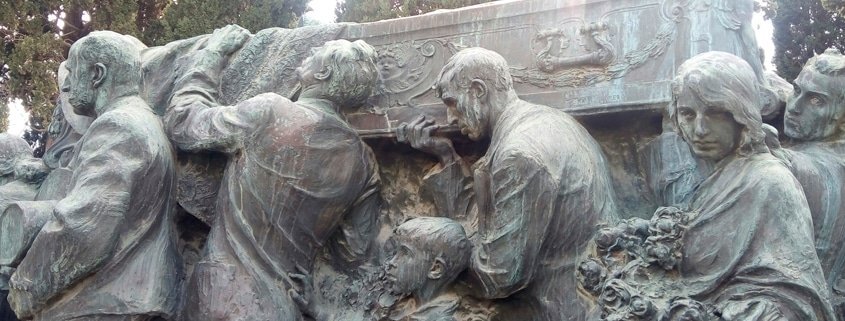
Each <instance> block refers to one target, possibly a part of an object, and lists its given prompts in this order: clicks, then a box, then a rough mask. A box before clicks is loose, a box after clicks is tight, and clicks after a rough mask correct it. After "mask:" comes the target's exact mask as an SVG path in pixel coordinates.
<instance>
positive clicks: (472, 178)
mask: <svg viewBox="0 0 845 321" xmlns="http://www.w3.org/2000/svg"><path fill="white" fill-rule="evenodd" d="M473 168H474V171H473V174H469V173H467V172H468V170H467V169H466V168H461V164H458V163H455V164H451V165H448V166H446V167H444V168H440V167H438V168H435V169H434V170H433V171H432V172H431V173H429V175H427V177H426V182H425V184H426V186H424V189H425V193H427V194H428V195H429V196H430V197H432V198H433V200H434V202H435V204H436V205H437V209H438V211H439V212H440V214H441V215H445V216H450V217H452V218H454V219H457V220H460V221H464V222H466V225H467V226H468V228H467V230H468V232H469V233H470V234H472V232H473V231H475V230H476V229H477V234H478V235H477V236H473V237H472V238H473V239H475V240H476V241H475V243H476V250H474V255H473V257H472V268H471V269H472V271H471V274H473V275H474V278H475V279H477V280H478V283H479V285H480V286H479V288H478V289H476V290H475V291H478V293H476V294H475V295H480V296H483V297H486V298H506V297H511V298H515V299H516V300H518V302H511V303H513V305H512V306H513V307H515V308H516V309H517V311H514V312H512V313H514V314H515V315H519V316H520V318H524V319H525V320H548V321H561V320H589V319H591V316H594V315H593V314H594V313H595V312H596V309H593V308H592V307H591V306H590V305H589V304H588V303H586V302H585V301H584V300H583V299H582V298H580V297H579V295H578V293H577V292H578V291H577V281H576V279H575V270H576V268H577V265H578V263H579V262H580V260H581V259H583V256H584V255H585V254H586V247H587V243H588V242H589V241H590V240H591V238H592V236H593V231H595V229H596V225H597V224H600V223H609V222H612V221H613V220H614V218H615V217H616V206H615V204H614V201H613V199H614V195H613V187H612V186H611V181H610V175H609V171H608V168H607V163H606V161H605V159H604V156H603V154H602V151H601V148H600V147H599V145H598V143H597V142H596V141H595V140H594V139H593V138H592V137H591V136H590V135H589V133H587V131H586V130H585V129H584V127H583V126H581V124H579V123H578V122H577V121H576V120H575V119H574V118H572V117H571V116H569V115H567V114H566V113H564V112H562V111H558V110H554V109H551V108H549V107H545V106H539V105H533V104H530V103H526V102H520V103H519V104H517V105H515V106H510V107H509V108H508V109H506V110H505V111H504V112H503V113H502V115H501V116H500V118H499V120H498V122H497V123H496V128H495V129H494V130H493V134H492V137H491V142H490V148H489V149H488V151H487V153H486V154H485V155H484V157H482V158H481V159H480V160H479V161H478V162H477V163H476V164H475V165H474V166H473ZM456 195H457V196H458V197H456ZM476 225H477V227H476ZM528 310H530V312H528ZM526 313H530V316H529V314H526ZM515 317H516V316H515Z"/></svg>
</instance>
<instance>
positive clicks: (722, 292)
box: [679, 153, 835, 321]
mask: <svg viewBox="0 0 845 321" xmlns="http://www.w3.org/2000/svg"><path fill="white" fill-rule="evenodd" d="M729 157H732V158H729V159H724V160H722V162H721V163H720V164H719V165H717V168H716V170H715V172H714V173H713V174H711V175H710V176H709V177H708V178H707V179H706V180H705V181H704V182H703V183H702V184H701V185H700V187H699V189H698V191H697V192H696V193H695V195H694V196H693V200H692V203H691V210H692V211H693V212H697V216H696V217H695V218H693V220H692V221H691V222H690V224H689V227H688V230H687V231H686V233H685V235H684V239H683V240H684V243H683V253H684V254H683V258H682V260H681V263H680V265H679V270H680V277H681V282H683V287H682V288H683V289H685V291H687V293H686V294H688V295H689V296H690V297H692V298H693V299H696V300H699V301H702V302H708V303H712V304H715V305H716V306H717V307H718V308H719V309H720V310H721V313H722V316H723V318H724V319H725V320H807V321H811V320H824V321H833V320H835V317H834V315H833V312H832V310H831V309H832V308H831V304H830V301H829V294H828V291H827V289H826V287H825V282H824V278H823V275H822V270H821V266H820V265H819V263H818V262H819V261H818V257H817V256H816V251H815V249H814V248H813V222H812V218H811V217H810V211H809V208H808V207H807V201H806V199H805V197H804V194H803V193H802V192H801V186H800V185H799V183H798V181H797V180H796V179H795V177H794V176H793V175H792V174H791V173H790V172H789V170H788V169H787V168H786V166H784V164H783V163H782V162H781V161H780V160H778V159H776V158H775V157H774V156H772V155H771V154H769V153H759V154H755V155H752V156H748V157H742V156H729Z"/></svg>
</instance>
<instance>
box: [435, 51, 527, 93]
mask: <svg viewBox="0 0 845 321" xmlns="http://www.w3.org/2000/svg"><path fill="white" fill-rule="evenodd" d="M438 79H439V81H444V80H445V81H448V82H451V83H453V84H456V85H458V86H459V87H462V88H466V87H469V85H470V83H471V82H472V81H473V80H474V79H481V80H484V81H485V82H487V83H488V86H491V88H495V89H496V90H498V91H508V90H511V89H512V88H513V78H512V77H511V74H510V70H509V67H508V62H507V61H506V60H505V58H504V57H502V55H500V54H498V53H496V52H495V51H492V50H489V49H485V48H481V47H473V48H467V49H464V50H461V51H458V53H456V54H455V55H454V56H452V58H449V61H448V62H447V63H446V65H445V66H443V69H441V71H440V76H439V77H438Z"/></svg>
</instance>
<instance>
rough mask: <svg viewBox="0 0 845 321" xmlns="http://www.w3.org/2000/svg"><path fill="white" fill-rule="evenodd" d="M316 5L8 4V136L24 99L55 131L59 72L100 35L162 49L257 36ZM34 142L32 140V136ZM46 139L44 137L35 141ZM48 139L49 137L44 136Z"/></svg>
mask: <svg viewBox="0 0 845 321" xmlns="http://www.w3.org/2000/svg"><path fill="white" fill-rule="evenodd" d="M307 2H308V0H108V1H102V0H3V1H0V37H2V40H3V42H2V47H0V117H2V118H3V120H2V121H0V131H4V130H5V129H6V125H7V117H5V115H4V113H8V104H9V103H11V102H12V101H13V100H15V99H20V100H21V101H22V102H23V105H24V107H25V108H26V109H27V110H28V111H29V112H30V115H31V119H30V123H31V124H36V123H40V124H42V125H43V127H44V128H46V126H47V125H48V124H49V121H50V116H51V114H52V109H53V106H54V101H55V99H56V97H57V95H58V91H59V88H58V85H57V84H56V69H57V68H58V66H59V63H61V61H63V60H64V59H65V58H66V57H67V53H68V50H69V49H70V46H71V45H72V44H73V42H75V41H76V40H78V39H79V38H81V37H83V36H85V35H87V34H88V33H90V32H91V31H93V30H112V31H115V32H119V33H123V34H129V35H132V36H135V37H137V38H138V39H140V40H141V41H143V42H144V43H145V44H147V45H150V46H154V45H162V44H165V43H167V42H170V41H173V40H177V39H184V38H189V37H193V36H197V35H201V34H206V33H210V32H211V31H213V30H214V28H219V27H222V26H224V25H226V24H230V23H237V24H239V25H241V26H243V27H245V28H247V29H249V30H252V31H257V30H260V29H264V28H268V27H293V26H295V25H296V24H297V22H298V20H299V17H301V16H302V14H303V13H304V12H305V10H306V6H307ZM28 135H29V134H28ZM30 136H32V137H40V136H39V135H34V134H33V135H30ZM42 136H43V135H42Z"/></svg>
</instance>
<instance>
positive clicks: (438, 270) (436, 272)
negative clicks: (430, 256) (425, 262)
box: [428, 257, 446, 280]
mask: <svg viewBox="0 0 845 321" xmlns="http://www.w3.org/2000/svg"><path fill="white" fill-rule="evenodd" d="M445 269H446V262H445V261H443V259H441V258H440V257H437V258H435V259H434V262H433V263H431V269H429V270H428V278H429V279H432V280H438V279H440V278H442V277H443V272H444V270H445Z"/></svg>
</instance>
